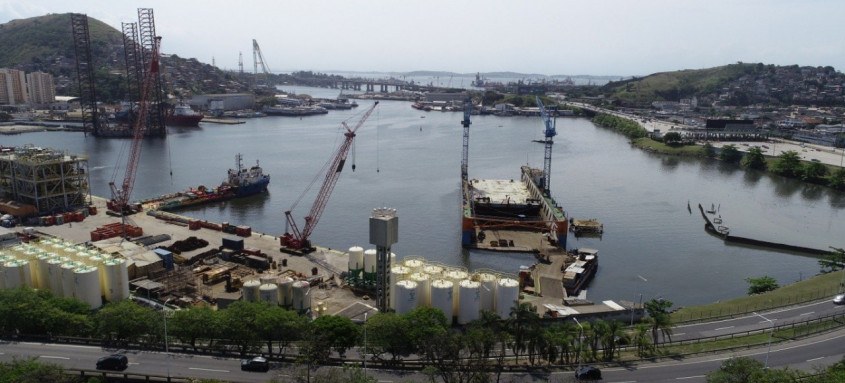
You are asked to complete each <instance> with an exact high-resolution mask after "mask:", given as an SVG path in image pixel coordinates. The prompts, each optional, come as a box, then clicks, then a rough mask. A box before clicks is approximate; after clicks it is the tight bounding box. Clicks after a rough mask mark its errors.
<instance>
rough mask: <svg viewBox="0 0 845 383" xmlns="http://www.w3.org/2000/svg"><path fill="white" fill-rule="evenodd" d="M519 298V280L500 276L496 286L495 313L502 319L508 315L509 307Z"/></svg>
mask: <svg viewBox="0 0 845 383" xmlns="http://www.w3.org/2000/svg"><path fill="white" fill-rule="evenodd" d="M518 299H519V282H518V281H517V280H516V279H513V278H502V279H500V280H499V283H498V285H497V286H496V314H499V317H500V318H502V319H504V318H507V317H508V316H510V314H511V308H513V307H515V306H516V305H517V300H518Z"/></svg>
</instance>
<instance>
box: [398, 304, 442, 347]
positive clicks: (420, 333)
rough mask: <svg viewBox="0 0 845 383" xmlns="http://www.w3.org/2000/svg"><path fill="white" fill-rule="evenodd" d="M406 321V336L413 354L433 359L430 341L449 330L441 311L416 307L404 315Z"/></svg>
mask: <svg viewBox="0 0 845 383" xmlns="http://www.w3.org/2000/svg"><path fill="white" fill-rule="evenodd" d="M405 319H406V320H407V321H408V336H409V337H410V338H411V344H412V345H413V347H414V352H415V353H417V354H419V355H420V356H422V357H423V358H424V359H427V360H431V358H433V356H434V354H433V351H434V350H433V345H432V343H431V342H430V340H431V339H434V338H435V337H438V336H441V335H442V334H444V333H446V332H447V331H448V330H449V323H450V322H451V318H450V321H448V322H447V320H446V316H445V315H443V311H440V309H436V308H432V307H418V308H416V309H414V310H411V312H409V313H407V314H405Z"/></svg>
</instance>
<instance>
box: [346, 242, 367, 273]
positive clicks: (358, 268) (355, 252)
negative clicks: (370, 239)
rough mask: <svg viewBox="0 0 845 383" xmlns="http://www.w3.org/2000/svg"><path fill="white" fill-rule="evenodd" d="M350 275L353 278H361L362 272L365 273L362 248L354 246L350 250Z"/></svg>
mask: <svg viewBox="0 0 845 383" xmlns="http://www.w3.org/2000/svg"><path fill="white" fill-rule="evenodd" d="M348 254H349V261H348V268H349V273H350V274H351V275H352V277H353V278H360V277H361V272H362V271H364V248H363V247H361V246H352V247H350V248H349V252H348Z"/></svg>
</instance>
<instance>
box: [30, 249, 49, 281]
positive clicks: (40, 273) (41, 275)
mask: <svg viewBox="0 0 845 383" xmlns="http://www.w3.org/2000/svg"><path fill="white" fill-rule="evenodd" d="M49 260H50V253H45V252H39V253H38V255H36V256H35V259H34V260H32V261H31V262H30V265H31V266H35V272H34V273H32V284H33V285H34V286H35V288H37V289H42V290H49V289H50V265H49V264H48V263H47V261H49Z"/></svg>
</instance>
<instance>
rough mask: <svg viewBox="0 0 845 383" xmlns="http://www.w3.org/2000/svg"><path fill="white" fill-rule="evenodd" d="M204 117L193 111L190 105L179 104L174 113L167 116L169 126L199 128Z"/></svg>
mask: <svg viewBox="0 0 845 383" xmlns="http://www.w3.org/2000/svg"><path fill="white" fill-rule="evenodd" d="M202 118H203V115H202V114H201V113H197V112H195V111H194V110H193V109H191V107H190V105H188V104H185V103H181V102H180V103H179V104H178V105H176V106H175V107H174V108H173V113H171V114H169V115H168V116H167V120H166V123H167V125H173V126H185V127H197V126H199V123H200V121H202Z"/></svg>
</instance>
